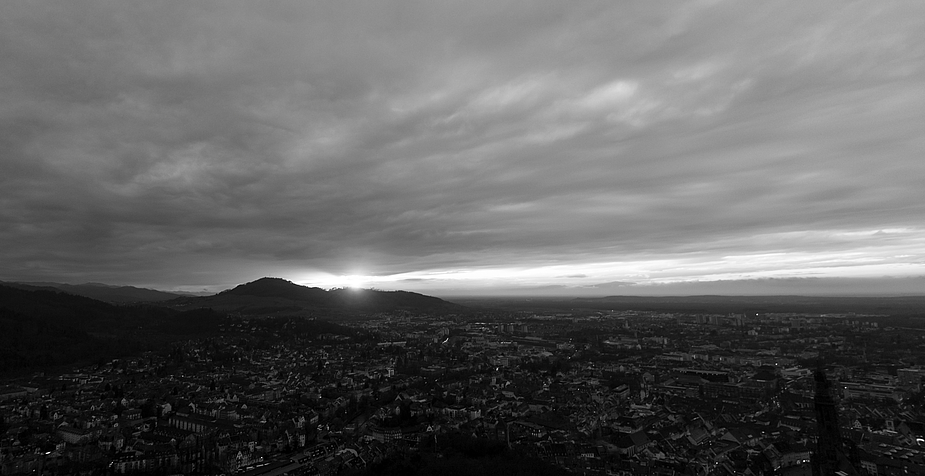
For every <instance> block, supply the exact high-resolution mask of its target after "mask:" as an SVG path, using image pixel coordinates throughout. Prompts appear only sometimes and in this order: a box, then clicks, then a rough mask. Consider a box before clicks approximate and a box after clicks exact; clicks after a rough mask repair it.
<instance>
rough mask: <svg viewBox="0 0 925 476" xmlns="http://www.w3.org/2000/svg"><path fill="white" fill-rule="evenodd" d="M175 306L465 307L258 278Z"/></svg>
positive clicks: (276, 310)
mask: <svg viewBox="0 0 925 476" xmlns="http://www.w3.org/2000/svg"><path fill="white" fill-rule="evenodd" d="M170 304H171V305H174V306H176V307H181V308H182V307H183V306H186V307H208V308H211V309H217V310H222V311H227V312H234V313H237V314H250V315H295V314H305V313H311V312H318V311H333V312H365V313H377V312H394V311H409V312H416V313H435V314H444V313H456V312H465V311H466V308H465V307H463V306H460V305H458V304H454V303H451V302H447V301H444V300H442V299H439V298H436V297H433V296H425V295H423V294H418V293H413V292H408V291H378V290H373V289H334V290H330V291H325V290H324V289H321V288H315V287H307V286H300V285H298V284H295V283H292V282H290V281H287V280H285V279H280V278H261V279H258V280H256V281H252V282H249V283H246V284H241V285H239V286H236V287H234V288H233V289H229V290H227V291H222V292H220V293H218V294H216V295H214V296H206V297H191V298H181V299H178V300H175V301H171V302H170Z"/></svg>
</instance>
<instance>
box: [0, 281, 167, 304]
mask: <svg viewBox="0 0 925 476" xmlns="http://www.w3.org/2000/svg"><path fill="white" fill-rule="evenodd" d="M0 284H2V285H4V286H9V287H11V288H17V289H23V290H26V291H40V290H44V291H58V292H65V293H67V294H71V295H74V296H83V297H88V298H90V299H96V300H97V301H103V302H108V303H113V304H128V303H137V302H158V301H169V300H171V299H176V298H178V297H180V295H179V294H174V293H169V292H165V291H158V290H155V289H147V288H137V287H135V286H116V285H112V284H102V283H84V284H63V283H44V282H42V283H5V282H2V281H0Z"/></svg>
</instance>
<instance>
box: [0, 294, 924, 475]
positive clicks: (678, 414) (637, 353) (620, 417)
mask: <svg viewBox="0 0 925 476" xmlns="http://www.w3.org/2000/svg"><path fill="white" fill-rule="evenodd" d="M881 317H883V316H876V315H869V314H806V313H736V314H699V313H682V312H673V313H668V312H656V311H612V312H602V311H588V310H572V311H570V312H555V313H552V312H549V313H542V312H537V310H535V309H534V310H530V309H527V310H522V311H516V312H500V311H487V310H486V311H484V312H480V313H478V314H477V315H452V314H451V315H444V316H435V315H416V314H413V313H408V312H395V313H379V314H376V315H370V316H362V317H357V318H355V319H352V320H346V321H342V322H339V323H338V324H329V325H328V324H326V323H325V325H327V327H325V328H324V330H326V332H316V331H311V332H310V331H307V330H306V328H305V325H306V324H308V323H312V322H316V321H314V319H316V318H305V317H291V316H290V317H265V318H260V317H244V316H229V317H228V318H227V320H226V321H225V322H224V323H223V324H222V325H221V326H220V328H219V329H217V330H216V332H215V334H214V336H212V337H208V338H198V339H192V340H188V341H184V342H180V343H177V344H175V345H173V346H171V347H170V348H169V349H165V350H163V351H162V352H145V353H144V354H142V355H138V356H134V357H129V358H124V359H115V360H108V361H100V362H96V363H95V364H91V365H87V366H80V367H77V368H72V369H70V371H67V372H62V373H58V374H54V373H51V372H44V373H43V372H38V373H35V374H33V375H31V376H28V377H22V378H17V379H11V380H9V381H7V382H4V384H3V386H2V387H0V464H2V466H0V474H3V475H16V474H88V475H89V474H229V475H230V474H237V475H246V476H257V475H286V474H293V475H295V474H304V475H335V474H377V472H376V471H383V468H384V467H385V466H386V465H387V464H389V462H390V461H395V460H400V459H402V458H409V455H416V454H417V455H421V454H424V455H440V454H441V453H442V452H443V451H446V450H448V449H449V448H452V447H453V445H454V442H456V443H459V442H460V441H463V440H466V441H470V442H471V441H480V442H485V443H486V444H490V445H493V446H491V447H492V448H502V449H504V450H505V451H511V452H517V454H519V455H527V456H528V457H530V458H534V459H536V460H537V461H539V462H540V463H542V464H544V465H546V466H544V467H547V468H554V469H555V470H556V471H560V472H562V473H564V474H599V475H630V474H658V475H733V474H753V475H759V474H765V475H771V474H774V475H777V474H780V475H797V474H811V473H812V471H811V459H812V457H813V453H814V451H816V448H817V447H818V439H819V433H818V428H819V426H818V425H817V419H818V414H819V413H818V408H817V407H818V398H819V397H818V395H819V382H820V379H822V381H825V382H829V381H830V382H831V385H832V392H831V393H832V397H833V398H834V401H835V402H837V418H838V426H837V428H839V429H840V432H841V435H842V436H843V437H844V439H845V441H846V442H850V443H849V445H850V446H851V449H852V451H851V454H852V455H853V458H854V459H855V460H856V461H854V464H855V465H856V466H857V469H858V470H859V471H861V472H859V473H858V474H865V472H866V474H870V475H884V474H887V475H889V474H925V411H923V402H925V398H923V395H925V394H923V392H922V377H923V375H925V352H922V349H923V347H925V329H916V328H913V327H903V326H899V325H884V320H883V319H881ZM317 323H321V321H317ZM887 324H892V323H891V322H887ZM312 329H315V330H317V326H316V327H313V328H312ZM461 439H463V440H461ZM839 443H840V442H839Z"/></svg>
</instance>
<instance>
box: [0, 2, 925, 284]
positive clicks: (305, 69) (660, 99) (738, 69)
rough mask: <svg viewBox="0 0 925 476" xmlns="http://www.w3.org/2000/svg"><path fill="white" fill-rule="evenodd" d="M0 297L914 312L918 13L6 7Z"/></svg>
mask: <svg viewBox="0 0 925 476" xmlns="http://www.w3.org/2000/svg"><path fill="white" fill-rule="evenodd" d="M0 64H2V67H0V97H2V101H0V280H6V281H24V282H30V281H32V282H34V281H54V282H66V283H84V282H103V283H110V284H125V285H135V286H142V287H151V288H156V289H164V290H186V291H201V290H207V291H218V290H222V289H227V288H229V287H232V286H234V285H236V284H240V283H243V282H248V281H253V280H255V279H258V278H260V277H263V276H276V277H283V278H286V279H289V280H292V281H294V282H297V283H300V284H305V285H309V286H319V287H323V288H331V287H342V286H358V287H374V288H378V289H405V290H411V291H418V292H424V293H428V294H434V295H438V296H454V295H498V294H524V295H527V294H531V295H550V296H551V295H563V296H564V295H609V294H627V295H652V294H655V295H658V294H662V295H670V294H701V293H706V294H845V293H870V294H883V293H925V154H923V152H925V3H923V2H915V1H909V2H874V1H870V2H866V1H853V2H843V1H838V2H824V1H820V2H805V1H780V2H757V3H756V2H733V1H712V0H711V1H696V0H692V1H683V2H678V1H672V2H662V1H657V0H644V1H643V0H640V1H628V2H605V1H598V2H593V1H577V2H560V1H557V2H542V1H537V2H525V1H517V2H509V1H501V0H487V1H478V0H467V1H459V2H453V1H447V2H432V1H420V2H410V1H376V2H366V1H362V2H361V1H352V0H336V1H318V2H303V1H291V2H243V1H240V2H224V1H223V2H218V1H212V2H209V1H203V2H161V1H148V0H145V1H106V2H102V1H85V0H75V1H68V2H28V1H6V2H0Z"/></svg>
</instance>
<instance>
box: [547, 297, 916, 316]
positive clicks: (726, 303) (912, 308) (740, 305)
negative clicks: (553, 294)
mask: <svg viewBox="0 0 925 476" xmlns="http://www.w3.org/2000/svg"><path fill="white" fill-rule="evenodd" d="M561 304H563V305H567V306H569V307H570V308H574V307H581V308H587V309H614V310H627V309H635V310H650V311H667V312H715V313H742V312H803V313H820V314H825V313H851V312H853V313H858V314H880V315H893V316H899V315H921V314H922V309H923V308H925V296H710V295H708V296H607V297H602V298H577V299H572V300H568V301H565V300H563V301H562V302H561Z"/></svg>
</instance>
